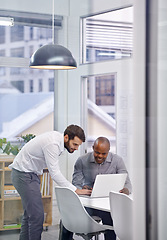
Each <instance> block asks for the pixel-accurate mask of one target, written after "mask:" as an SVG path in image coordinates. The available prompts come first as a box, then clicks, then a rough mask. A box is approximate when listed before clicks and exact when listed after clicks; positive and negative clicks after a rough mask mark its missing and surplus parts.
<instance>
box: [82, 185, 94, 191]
mask: <svg viewBox="0 0 167 240" xmlns="http://www.w3.org/2000/svg"><path fill="white" fill-rule="evenodd" d="M82 189H89V190H92V187H90V186H88V185H84V186H83V187H82Z"/></svg>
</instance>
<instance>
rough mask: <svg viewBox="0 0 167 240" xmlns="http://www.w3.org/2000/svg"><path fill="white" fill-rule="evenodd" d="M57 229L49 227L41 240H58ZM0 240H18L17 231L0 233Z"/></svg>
mask: <svg viewBox="0 0 167 240" xmlns="http://www.w3.org/2000/svg"><path fill="white" fill-rule="evenodd" d="M58 235H59V227H58V226H57V225H56V226H50V227H48V230H47V231H43V233H42V240H58ZM0 240H19V230H10V231H1V232H0Z"/></svg>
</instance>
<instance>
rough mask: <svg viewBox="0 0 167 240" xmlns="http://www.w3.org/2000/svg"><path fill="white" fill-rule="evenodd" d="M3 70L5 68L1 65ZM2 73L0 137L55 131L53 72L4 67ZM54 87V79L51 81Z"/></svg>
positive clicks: (0, 82) (15, 137) (0, 80)
mask: <svg viewBox="0 0 167 240" xmlns="http://www.w3.org/2000/svg"><path fill="white" fill-rule="evenodd" d="M1 69H3V68H1ZM4 69H5V74H4V75H2V76H0V109H1V117H0V138H2V137H5V138H8V139H10V138H12V139H16V140H17V137H18V136H20V135H25V134H27V133H28V134H30V133H31V134H35V135H38V134H40V133H42V132H46V131H50V130H53V122H54V121H53V102H54V100H53V99H54V94H53V92H52V91H50V88H49V85H50V79H54V71H51V70H46V71H44V70H43V72H41V70H35V69H29V68H28V69H25V68H4ZM52 88H54V81H52Z"/></svg>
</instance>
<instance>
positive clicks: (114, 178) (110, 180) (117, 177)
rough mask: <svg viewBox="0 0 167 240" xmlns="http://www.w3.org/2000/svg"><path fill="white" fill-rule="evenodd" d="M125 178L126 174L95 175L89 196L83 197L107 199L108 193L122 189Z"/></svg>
mask: <svg viewBox="0 0 167 240" xmlns="http://www.w3.org/2000/svg"><path fill="white" fill-rule="evenodd" d="M126 177H127V173H119V174H100V175H97V176H96V179H95V183H94V186H93V190H92V194H91V196H87V195H84V197H89V198H95V197H109V192H111V191H115V192H119V191H120V190H121V189H122V188H123V187H124V185H125V181H126ZM81 196H83V195H81Z"/></svg>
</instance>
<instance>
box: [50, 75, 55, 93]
mask: <svg viewBox="0 0 167 240" xmlns="http://www.w3.org/2000/svg"><path fill="white" fill-rule="evenodd" d="M53 91H54V78H49V92H53Z"/></svg>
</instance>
